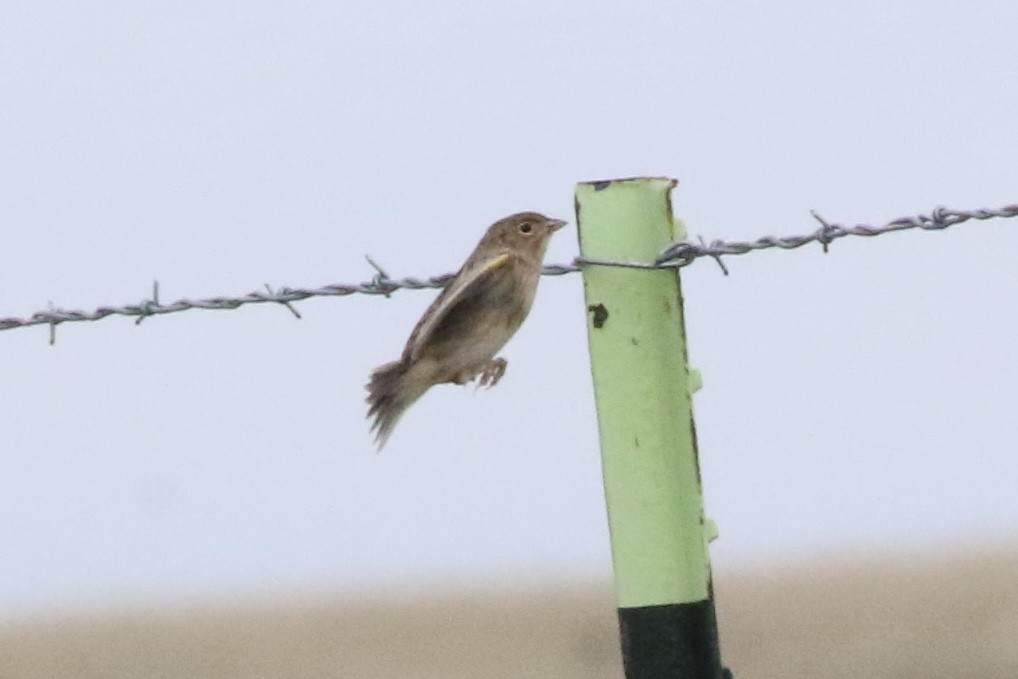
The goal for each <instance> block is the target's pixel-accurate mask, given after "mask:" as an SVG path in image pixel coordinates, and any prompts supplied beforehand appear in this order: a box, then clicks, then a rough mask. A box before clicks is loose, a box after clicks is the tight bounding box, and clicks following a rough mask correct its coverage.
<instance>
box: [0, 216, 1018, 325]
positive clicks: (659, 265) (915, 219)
mask: <svg viewBox="0 0 1018 679" xmlns="http://www.w3.org/2000/svg"><path fill="white" fill-rule="evenodd" d="M812 215H813V218H814V219H816V220H817V221H818V222H819V223H820V227H819V228H818V229H817V230H816V231H814V232H812V233H809V234H804V235H792V236H762V237H760V238H757V239H755V240H751V241H725V240H713V241H710V242H709V243H707V242H705V241H704V240H703V239H702V238H700V239H699V242H694V241H691V240H684V241H679V242H676V243H672V244H670V245H669V246H667V247H666V248H664V250H662V251H661V254H659V255H658V256H657V257H656V258H655V260H654V261H653V262H628V261H620V260H608V259H592V258H583V257H577V258H576V259H574V260H573V261H572V262H571V263H569V264H548V265H546V266H545V267H544V270H543V272H542V273H543V274H544V275H545V276H563V275H565V274H570V273H576V272H577V271H580V270H581V268H582V267H584V266H618V267H626V268H636V269H679V268H682V267H685V266H689V265H690V264H692V263H693V262H694V261H696V260H698V259H702V258H704V257H708V258H711V259H713V260H714V261H715V262H716V263H717V264H718V265H719V266H720V267H721V269H722V271H723V272H724V273H725V274H726V275H727V274H728V268H727V267H726V266H725V263H724V261H723V260H722V257H728V256H732V255H744V254H747V253H750V252H756V251H759V250H768V249H772V248H779V249H782V250H793V249H796V248H801V247H803V246H804V245H808V244H810V243H820V244H821V245H822V246H823V251H824V252H827V251H828V248H829V247H830V245H831V243H833V242H834V241H835V240H838V239H839V238H844V237H846V236H863V237H866V238H870V237H873V236H879V235H883V234H886V233H893V232H895V231H906V230H910V229H921V230H924V231H941V230H944V229H946V228H948V227H951V226H954V225H956V224H962V223H964V222H967V221H970V220H979V221H985V220H988V219H1007V218H1011V217H1018V204H1012V205H1005V206H1004V207H1001V208H996V209H993V208H981V209H976V210H952V209H948V208H944V207H938V208H935V209H934V210H933V211H931V212H930V214H929V215H922V214H920V215H915V216H908V217H899V218H898V219H894V220H891V221H889V222H887V223H886V224H883V225H880V226H871V225H869V224H856V225H853V226H844V225H841V224H832V223H829V222H827V221H826V220H825V219H824V218H823V217H821V216H820V215H818V214H817V213H816V212H815V211H814V212H812ZM367 259H368V263H369V264H370V265H371V266H372V267H374V269H375V270H376V272H377V273H376V274H375V276H374V277H373V278H372V279H371V280H369V281H366V282H363V283H353V284H348V283H333V284H330V285H324V286H321V287H317V288H291V287H282V288H279V289H273V288H271V287H269V286H268V285H265V291H264V292H263V291H261V290H255V291H253V292H249V293H247V294H246V295H241V296H240V297H209V298H204V299H178V300H176V301H174V302H170V303H167V304H163V303H162V302H160V301H159V282H158V281H156V283H155V284H154V285H153V288H152V296H151V297H150V298H147V299H143V300H142V301H141V302H139V303H137V304H125V305H122V306H101V307H98V308H96V309H93V310H91V311H78V310H69V309H62V308H57V307H53V306H52V304H51V305H50V308H49V309H47V310H44V311H37V312H35V313H34V314H32V315H31V316H28V317H27V318H17V317H9V318H0V331H2V330H13V329H15V328H25V327H29V326H34V325H48V326H49V327H50V344H52V343H53V342H54V341H55V339H56V326H57V325H59V324H61V323H72V322H79V321H98V320H101V319H103V318H106V317H108V316H127V317H133V318H135V323H136V324H137V323H141V322H142V321H143V320H145V319H146V318H148V317H149V316H158V315H161V314H171V313H177V312H181V311H188V310H191V309H211V310H226V309H237V308H240V307H241V306H244V305H247V304H264V303H272V304H280V305H283V306H285V307H286V308H287V309H288V310H289V311H290V312H291V313H293V315H294V316H296V317H297V318H300V317H301V316H300V313H299V312H298V311H297V310H296V309H295V308H294V307H293V306H292V303H293V302H300V301H302V300H305V299H310V298H312V297H345V296H347V295H354V294H361V295H383V296H385V297H388V296H389V295H391V294H392V293H393V292H396V291H397V290H422V289H437V288H442V287H444V286H445V285H446V283H448V282H449V281H450V280H452V278H453V277H454V276H455V273H446V274H440V275H437V276H429V277H428V278H414V277H407V278H392V277H390V276H389V275H388V273H386V271H385V270H384V269H383V268H382V267H381V266H379V265H378V264H377V263H376V262H374V261H373V260H372V259H371V258H370V257H368V258H367Z"/></svg>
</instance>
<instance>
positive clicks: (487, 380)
mask: <svg viewBox="0 0 1018 679" xmlns="http://www.w3.org/2000/svg"><path fill="white" fill-rule="evenodd" d="M508 365H509V361H507V360H505V359H504V358H493V359H491V360H490V361H488V362H487V363H485V364H484V367H483V368H482V369H481V372H479V373H477V374H478V376H479V377H480V378H481V379H479V380H478V381H477V386H476V387H475V391H476V390H477V389H480V388H481V387H485V388H487V389H491V388H492V387H493V386H495V385H496V384H498V381H499V380H501V379H502V376H503V375H505V369H506V366H508Z"/></svg>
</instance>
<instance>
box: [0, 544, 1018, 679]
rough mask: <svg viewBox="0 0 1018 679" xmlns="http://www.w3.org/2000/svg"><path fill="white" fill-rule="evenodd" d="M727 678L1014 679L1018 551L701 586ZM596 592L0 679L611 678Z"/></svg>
mask: <svg viewBox="0 0 1018 679" xmlns="http://www.w3.org/2000/svg"><path fill="white" fill-rule="evenodd" d="M715 585H716V589H717V600H718V615H719V619H720V627H721V641H722V651H723V657H724V659H725V662H726V664H727V665H728V666H730V667H731V668H732V669H733V670H734V672H735V677H736V679H749V678H758V677H767V678H769V677H780V678H782V679H799V678H800V677H801V678H802V679H807V678H808V679H821V678H823V679H840V678H842V677H844V678H849V677H851V678H853V679H858V678H866V679H883V678H884V677H887V678H890V677H895V678H900V677H922V678H927V679H1016V678H1018V550H1011V551H1006V552H984V553H979V554H970V555H967V556H965V557H959V558H956V559H954V560H944V559H942V560H939V561H936V560H934V559H933V558H932V557H920V556H913V557H910V558H908V559H905V558H902V557H899V558H898V559H897V560H895V561H888V560H885V561H880V560H875V559H868V560H865V561H861V562H859V563H858V564H857V565H854V566H839V567H835V568H832V567H830V566H825V565H822V564H820V562H817V564H815V565H812V566H802V567H799V568H796V569H784V570H781V571H778V572H774V573H772V574H757V575H746V574H728V573H723V572H722V573H719V574H717V575H716V577H715ZM615 625H616V623H615V610H614V607H613V604H612V595H611V592H610V589H609V587H608V585H607V584H605V585H603V586H580V585H574V586H572V587H551V586H549V587H548V588H545V589H533V590H519V591H516V592H513V593H503V594H495V593H492V594H488V595H482V594H478V595H477V596H473V597H465V598H452V597H448V596H445V597H442V596H436V597H435V598H434V599H432V600H419V601H415V602H403V603H400V602H399V601H396V600H395V599H394V598H389V599H388V600H382V601H375V602H369V601H366V600H361V601H344V600H342V599H336V600H332V601H325V602H321V603H319V604H316V605H308V604H306V603H304V604H299V605H294V606H293V607H289V608H286V607H282V606H278V605H277V606H267V605H263V606H255V605H249V606H247V607H239V606H234V607H221V608H219V609H216V610H201V609H199V608H194V609H192V610H190V611H177V612H173V613H160V614H154V613H147V614H143V613H138V614H135V615H131V616H123V615H122V616H118V617H115V618H102V617H93V618H88V617H81V618H77V619H66V620H59V621H54V620H49V621H36V622H34V623H31V624H21V625H13V624H8V625H6V626H4V627H0V677H2V678H3V679H35V678H38V679H54V678H59V677H75V678H78V677H95V678H97V679H98V678H102V679H108V678H119V677H131V678H136V677H138V678H144V677H186V678H189V679H204V678H208V679H222V678H227V677H230V678H233V677H236V678H238V679H240V678H244V679H261V678H267V677H273V678H275V677H301V678H302V677H314V678H317V677H353V678H361V677H366V678H375V677H378V678H381V677H386V678H388V677H405V678H411V679H418V678H419V679H459V678H464V679H465V678H467V677H471V678H488V677H507V678H508V677H551V678H555V679H558V678H561V679H573V678H576V679H580V678H581V677H582V678H584V679H600V678H602V677H612V678H616V679H618V678H619V677H621V676H622V674H621V664H620V661H619V654H618V641H617V636H616V632H617V629H616V626H615Z"/></svg>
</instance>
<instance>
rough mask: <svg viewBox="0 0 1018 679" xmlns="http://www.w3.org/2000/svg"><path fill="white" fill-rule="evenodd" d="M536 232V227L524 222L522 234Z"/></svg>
mask: <svg viewBox="0 0 1018 679" xmlns="http://www.w3.org/2000/svg"><path fill="white" fill-rule="evenodd" d="M533 230H534V225H533V224H531V223H530V222H523V223H522V224H520V233H530V232H531V231H533Z"/></svg>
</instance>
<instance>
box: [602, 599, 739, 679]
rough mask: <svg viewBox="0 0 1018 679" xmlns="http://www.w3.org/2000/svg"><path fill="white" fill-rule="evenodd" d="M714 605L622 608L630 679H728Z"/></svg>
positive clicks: (624, 659)
mask: <svg viewBox="0 0 1018 679" xmlns="http://www.w3.org/2000/svg"><path fill="white" fill-rule="evenodd" d="M717 630H718V626H717V620H716V618H715V616H714V602H713V601H712V600H710V599H707V600H705V601H697V602H694V603H689V604H667V605H663V606H640V607H637V608H620V609H619V633H620V638H621V640H622V665H623V667H624V668H625V671H626V679H726V678H729V679H730V677H731V676H732V675H731V673H730V672H728V670H722V668H721V653H720V651H719V650H718V631H717Z"/></svg>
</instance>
